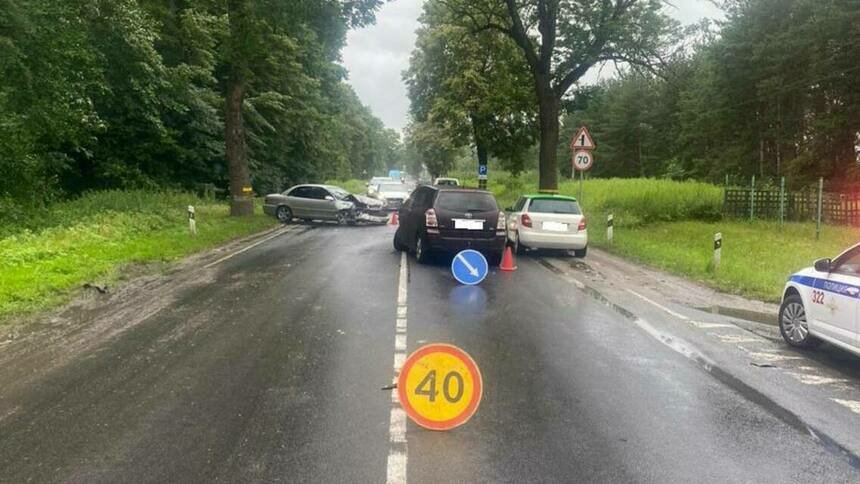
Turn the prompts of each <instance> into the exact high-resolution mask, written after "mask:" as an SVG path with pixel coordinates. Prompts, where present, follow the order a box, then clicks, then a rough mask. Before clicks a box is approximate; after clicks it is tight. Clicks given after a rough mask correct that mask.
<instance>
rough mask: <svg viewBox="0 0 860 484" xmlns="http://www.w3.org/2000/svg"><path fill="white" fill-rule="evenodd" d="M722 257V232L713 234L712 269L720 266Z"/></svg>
mask: <svg viewBox="0 0 860 484" xmlns="http://www.w3.org/2000/svg"><path fill="white" fill-rule="evenodd" d="M722 258H723V234H722V233H720V232H718V233H716V234H714V270H717V268H718V267H720V262H722Z"/></svg>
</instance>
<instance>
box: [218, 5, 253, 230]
mask: <svg viewBox="0 0 860 484" xmlns="http://www.w3.org/2000/svg"><path fill="white" fill-rule="evenodd" d="M249 5H250V3H249V2H248V0H230V1H228V2H227V13H228V16H229V24H230V41H229V44H230V45H229V49H228V52H229V57H230V59H229V63H230V75H229V77H228V79H227V92H226V96H225V103H224V143H225V154H226V156H227V169H228V172H229V178H230V215H231V216H234V217H238V216H246V215H252V214H253V213H254V200H253V198H252V196H253V193H252V191H251V174H250V169H249V168H248V148H247V144H246V143H245V120H244V118H243V116H242V106H243V104H244V102H245V89H246V82H247V80H248V79H247V75H248V69H247V65H246V62H247V61H246V59H245V53H244V52H243V50H242V48H241V46H243V45H244V43H245V42H247V39H246V38H245V37H246V36H247V32H248V25H249V22H250V20H249V16H250V10H249V9H250V7H249Z"/></svg>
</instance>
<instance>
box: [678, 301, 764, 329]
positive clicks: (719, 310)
mask: <svg viewBox="0 0 860 484" xmlns="http://www.w3.org/2000/svg"><path fill="white" fill-rule="evenodd" d="M693 309H696V310H698V311H702V312H706V313H711V314H719V315H721V316H729V317H732V318H737V319H743V320H745V321H752V322H754V323H762V324H767V325H770V326H777V320H776V315H775V314H769V313H762V312H758V311H750V310H749V309H740V308H730V307H726V306H707V307H698V308H693Z"/></svg>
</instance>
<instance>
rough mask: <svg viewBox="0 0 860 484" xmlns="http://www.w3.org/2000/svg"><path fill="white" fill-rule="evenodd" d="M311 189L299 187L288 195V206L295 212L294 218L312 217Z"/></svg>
mask: <svg viewBox="0 0 860 484" xmlns="http://www.w3.org/2000/svg"><path fill="white" fill-rule="evenodd" d="M310 188H311V187H307V186H299V187H295V188H293V189H292V190H290V191H289V192H288V193H287V206H288V207H290V210H292V211H293V216H295V217H298V218H307V217H309V216H310V211H309V209H310V206H309V205H310Z"/></svg>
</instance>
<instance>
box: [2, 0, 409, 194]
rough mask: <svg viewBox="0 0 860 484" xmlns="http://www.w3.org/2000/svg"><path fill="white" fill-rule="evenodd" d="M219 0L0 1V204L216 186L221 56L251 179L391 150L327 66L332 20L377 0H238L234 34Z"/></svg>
mask: <svg viewBox="0 0 860 484" xmlns="http://www.w3.org/2000/svg"><path fill="white" fill-rule="evenodd" d="M227 3H229V2H222V1H212V0H183V1H175V0H64V1H62V2H57V1H55V0H0V173H2V176H0V204H4V206H11V205H10V204H13V203H14V204H28V203H37V202H42V201H45V200H50V199H51V198H52V197H58V196H67V195H74V194H77V193H81V192H83V191H86V190H90V189H99V188H126V187H144V188H145V187H156V186H170V187H182V188H196V187H199V186H200V185H201V184H214V185H215V186H218V187H223V188H226V186H227V164H226V159H225V136H224V135H225V133H224V103H225V94H226V86H227V83H228V79H229V76H230V74H231V68H232V67H233V65H232V64H231V62H233V60H235V59H236V58H240V59H242V63H241V66H239V68H240V69H241V72H242V75H243V76H245V79H246V80H247V86H246V95H245V98H244V100H243V102H242V113H243V115H244V120H245V123H246V131H247V133H246V134H247V137H246V146H247V150H248V151H247V154H248V161H249V164H250V171H251V177H252V182H253V186H254V187H255V189H256V191H258V192H266V191H270V190H280V189H282V188H283V187H284V186H285V185H288V184H291V183H296V182H301V181H312V180H323V179H326V178H334V177H348V176H362V175H363V174H364V173H365V172H366V173H376V172H379V171H382V170H383V169H385V168H387V167H388V166H389V165H392V164H394V163H395V162H396V160H395V157H396V156H397V153H398V144H399V140H398V137H397V135H396V133H394V132H393V131H391V130H387V129H385V127H384V126H383V124H382V122H381V121H379V120H378V119H377V118H376V117H374V116H373V114H372V113H371V112H370V110H369V109H368V108H367V107H365V106H363V105H362V104H361V102H360V101H359V100H358V98H357V97H356V95H355V94H354V92H352V90H351V88H350V87H349V86H348V85H347V84H345V77H346V72H345V70H344V69H343V68H342V67H341V66H340V65H339V61H340V50H341V48H342V47H343V45H344V43H345V38H346V32H347V29H348V28H350V27H356V26H361V25H365V24H367V23H368V22H371V21H372V20H373V13H374V10H375V8H376V7H377V6H378V5H379V2H378V1H377V0H351V1H346V0H344V1H340V0H309V1H306V2H305V1H302V2H283V1H275V0H271V1H263V0H260V1H254V2H249V3H248V5H250V6H251V7H252V9H251V10H250V11H249V15H248V18H247V19H246V20H247V22H245V23H244V24H242V26H241V29H243V30H242V32H241V35H240V36H239V40H240V41H239V42H235V41H233V40H231V35H230V34H231V32H230V22H229V17H228V10H227V6H228V5H227ZM239 3H242V2H239ZM3 200H5V202H3Z"/></svg>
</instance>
